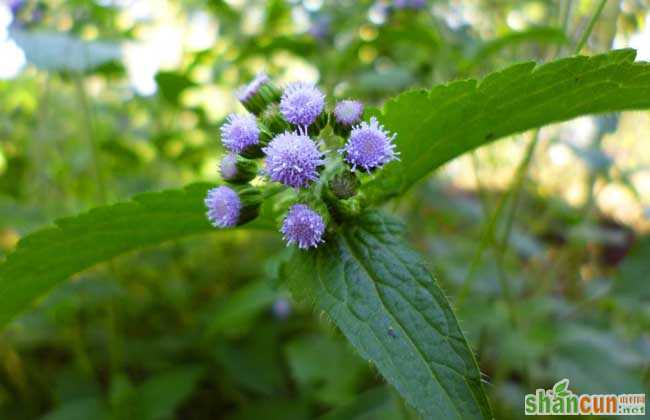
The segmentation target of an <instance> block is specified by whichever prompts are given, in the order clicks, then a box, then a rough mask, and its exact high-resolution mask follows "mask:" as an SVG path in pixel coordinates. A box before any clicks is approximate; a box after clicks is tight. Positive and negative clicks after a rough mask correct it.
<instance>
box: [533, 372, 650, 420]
mask: <svg viewBox="0 0 650 420" xmlns="http://www.w3.org/2000/svg"><path fill="white" fill-rule="evenodd" d="M524 412H525V414H526V415H527V416H541V415H544V416H559V415H569V416H571V415H573V416H581V415H585V416H586V415H592V416H644V415H645V413H646V411H645V394H580V395H578V394H574V393H573V392H571V390H569V380H568V379H566V378H565V379H562V380H561V381H559V382H558V383H556V384H555V385H553V389H547V390H544V389H537V390H536V391H535V393H534V394H527V395H526V397H525V398H524Z"/></svg>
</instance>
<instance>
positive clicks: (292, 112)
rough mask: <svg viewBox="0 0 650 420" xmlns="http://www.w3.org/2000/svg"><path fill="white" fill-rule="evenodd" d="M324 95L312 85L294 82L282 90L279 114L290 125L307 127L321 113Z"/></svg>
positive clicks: (323, 105)
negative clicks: (280, 113)
mask: <svg viewBox="0 0 650 420" xmlns="http://www.w3.org/2000/svg"><path fill="white" fill-rule="evenodd" d="M323 108H325V95H323V94H322V93H321V91H320V90H318V89H317V88H316V87H315V86H314V85H311V84H308V83H303V82H296V83H292V84H290V85H289V86H287V88H286V89H285V90H284V93H283V94H282V98H281V99H280V112H282V115H283V116H284V118H285V119H286V120H287V121H289V122H290V123H291V124H294V125H297V126H299V127H308V126H309V125H310V124H312V123H313V122H314V121H316V119H317V118H318V117H319V116H320V114H321V113H322V112H323Z"/></svg>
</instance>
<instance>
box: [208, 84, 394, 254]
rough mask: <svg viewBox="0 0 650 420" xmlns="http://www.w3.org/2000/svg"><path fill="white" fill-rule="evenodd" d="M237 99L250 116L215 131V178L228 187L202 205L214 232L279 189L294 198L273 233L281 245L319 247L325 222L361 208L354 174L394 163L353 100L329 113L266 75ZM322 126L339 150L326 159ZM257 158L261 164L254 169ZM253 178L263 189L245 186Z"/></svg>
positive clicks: (305, 91) (310, 94) (390, 147)
mask: <svg viewBox="0 0 650 420" xmlns="http://www.w3.org/2000/svg"><path fill="white" fill-rule="evenodd" d="M237 97H238V98H239V100H240V101H241V103H242V104H243V105H244V107H245V108H246V109H247V110H248V111H249V112H250V113H248V114H231V115H229V116H228V117H227V119H226V122H225V123H224V124H223V125H222V127H221V140H222V143H223V146H224V147H225V148H226V149H227V150H228V152H229V153H228V154H226V155H225V156H224V157H223V159H222V160H221V165H220V173H221V178H222V179H223V180H224V181H225V182H226V183H227V184H229V186H226V185H222V186H219V187H216V188H213V189H211V190H210V191H208V194H207V196H206V198H205V205H206V207H207V209H208V211H207V217H208V220H209V221H210V222H211V223H212V224H213V225H214V226H215V227H218V228H227V227H232V226H237V225H240V224H243V223H246V222H248V221H250V220H252V219H254V218H255V217H257V215H258V214H259V210H260V207H261V202H262V197H263V196H264V190H265V189H269V188H275V187H273V183H279V184H282V185H284V186H286V187H289V188H290V190H289V191H292V190H293V191H294V192H293V194H294V199H292V201H293V203H294V204H293V205H291V206H290V208H289V210H288V211H287V213H286V215H285V217H284V219H283V222H282V226H281V228H280V231H281V233H282V234H283V237H284V240H285V241H286V243H287V244H288V245H296V246H298V248H300V249H308V248H315V247H317V246H318V245H319V244H321V243H322V242H323V241H324V236H325V231H326V228H327V224H328V222H329V221H330V220H331V219H332V218H334V219H336V220H339V218H340V217H341V215H342V214H344V213H345V211H347V210H346V209H348V210H350V209H352V210H354V209H360V208H361V201H359V200H361V198H359V197H361V195H360V196H359V197H356V195H357V189H358V187H359V186H360V185H361V182H360V180H359V178H358V176H360V175H358V174H357V173H358V172H357V169H363V170H365V171H367V172H374V171H376V170H378V169H379V168H381V167H383V166H384V165H385V164H387V163H388V162H391V161H392V160H395V159H397V155H398V153H397V152H396V151H395V145H394V144H393V140H394V139H395V134H391V133H389V132H388V131H387V130H386V129H385V128H384V127H383V126H382V125H381V124H380V123H379V122H378V121H377V119H376V118H371V119H370V121H369V122H366V121H363V112H364V106H363V103H361V102H359V101H356V100H351V99H346V100H342V101H339V102H338V103H336V104H335V106H334V107H333V108H332V109H331V110H329V111H328V110H326V105H325V104H326V101H325V95H323V93H322V92H321V91H320V90H319V89H318V88H317V87H315V86H314V85H313V84H308V83H303V82H296V83H292V84H289V85H288V86H287V87H286V88H285V89H284V90H283V91H281V90H280V89H278V88H276V87H275V85H274V84H273V82H272V81H271V79H270V78H269V77H268V75H266V74H265V73H261V74H259V75H258V76H257V77H255V79H254V80H253V81H252V82H250V83H249V84H248V85H246V86H244V87H242V88H241V89H240V90H239V91H238V92H237ZM328 124H329V125H330V126H331V127H332V129H333V132H334V133H335V134H336V135H338V138H339V139H340V140H339V141H340V142H341V145H342V147H341V148H340V149H339V150H338V151H339V153H338V154H336V153H332V154H328V155H327V156H329V157H328V159H327V160H326V159H325V156H326V154H325V153H323V151H321V147H322V145H323V141H322V140H320V139H319V136H320V133H321V131H322V129H323V128H325V127H326V126H327V125H328ZM332 141H333V140H332V139H329V140H328V142H330V143H331V142H332ZM258 158H263V168H262V169H261V170H260V165H259V164H258V162H257V159H258ZM326 165H327V167H328V170H327V171H324V169H325V166H326ZM259 175H261V176H263V177H264V178H261V179H266V180H267V182H266V183H262V184H261V186H260V184H259V182H258V183H256V184H255V186H253V185H251V184H250V182H251V181H252V180H253V179H255V178H256V177H258V176H259ZM258 178H259V177H258ZM332 200H334V201H336V200H338V201H340V202H341V204H340V205H337V202H333V201H332ZM351 200H352V201H351ZM354 200H357V201H354ZM344 201H345V202H344ZM343 202H344V203H343ZM307 203H309V204H307ZM352 210H350V211H352ZM354 211H356V210H354ZM330 212H332V214H333V216H331V215H330V214H329V213H330Z"/></svg>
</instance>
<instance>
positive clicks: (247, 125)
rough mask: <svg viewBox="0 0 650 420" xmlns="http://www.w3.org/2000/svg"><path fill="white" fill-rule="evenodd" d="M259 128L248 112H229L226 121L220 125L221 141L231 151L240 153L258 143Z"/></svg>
mask: <svg viewBox="0 0 650 420" xmlns="http://www.w3.org/2000/svg"><path fill="white" fill-rule="evenodd" d="M259 139H260V129H259V128H258V127H257V121H256V120H255V117H253V116H252V115H250V114H246V115H237V114H230V115H229V116H228V122H227V123H226V124H224V125H223V126H221V142H222V143H223V145H224V146H225V147H226V148H227V149H228V150H230V151H231V152H235V153H241V152H243V151H244V150H245V149H247V148H248V147H250V146H254V145H256V144H257V143H259Z"/></svg>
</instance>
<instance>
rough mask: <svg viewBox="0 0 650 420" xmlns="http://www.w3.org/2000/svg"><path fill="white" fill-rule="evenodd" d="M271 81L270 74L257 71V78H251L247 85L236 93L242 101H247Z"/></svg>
mask: <svg viewBox="0 0 650 420" xmlns="http://www.w3.org/2000/svg"><path fill="white" fill-rule="evenodd" d="M270 82H271V79H269V76H268V75H267V74H266V73H264V72H261V73H257V75H256V76H255V78H254V79H253V80H251V81H250V82H249V83H248V84H247V85H244V86H242V87H240V88H239V89H238V90H237V92H236V93H235V95H236V96H237V99H239V100H240V101H241V102H243V103H244V102H247V101H248V100H250V99H251V98H252V97H253V96H254V95H256V94H257V93H258V92H259V91H260V89H261V88H262V86H264V85H265V84H267V83H270Z"/></svg>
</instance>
